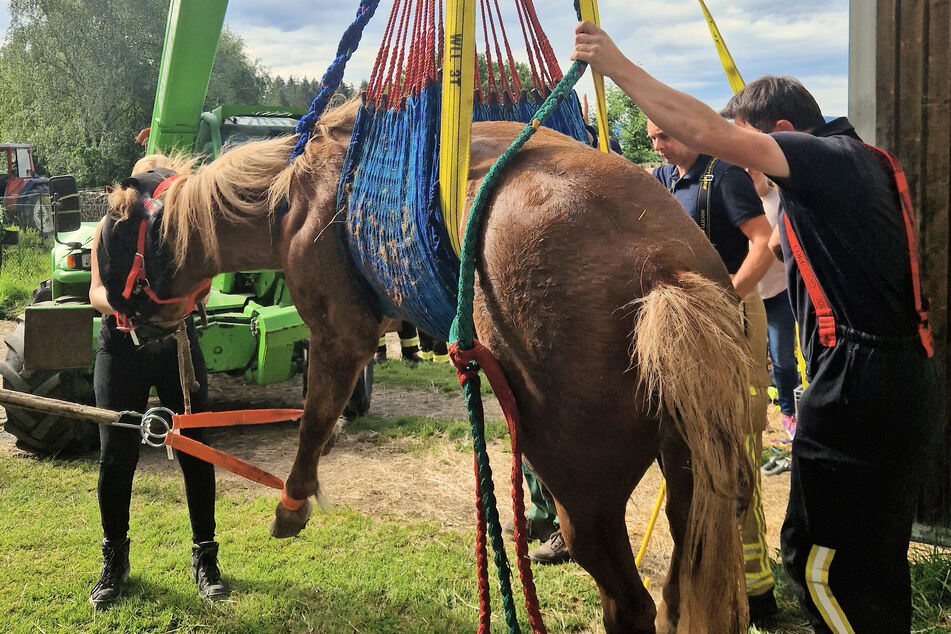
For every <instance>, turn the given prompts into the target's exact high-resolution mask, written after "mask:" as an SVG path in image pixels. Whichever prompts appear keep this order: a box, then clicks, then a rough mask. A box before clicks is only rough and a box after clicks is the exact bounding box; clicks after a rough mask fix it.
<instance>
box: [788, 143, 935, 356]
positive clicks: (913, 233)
mask: <svg viewBox="0 0 951 634" xmlns="http://www.w3.org/2000/svg"><path fill="white" fill-rule="evenodd" d="M861 145H862V147H864V148H865V149H866V150H868V151H869V152H871V153H872V154H873V155H875V156H876V157H877V158H878V159H879V160H881V161H882V163H883V165H884V166H885V167H886V168H887V171H888V172H889V173H890V174H891V176H892V180H893V182H894V183H895V190H896V192H897V193H898V201H899V203H900V204H901V212H902V219H903V220H904V224H905V237H906V239H907V240H908V260H909V264H910V267H911V286H912V294H913V296H914V302H915V313H916V314H917V317H918V337H919V338H920V339H921V346H922V347H923V348H924V349H925V353H926V354H927V355H928V356H929V357H933V356H934V338H933V336H932V334H931V324H930V323H929V321H928V310H927V309H926V307H925V304H926V300H924V299H923V298H922V296H921V271H920V266H919V265H918V242H917V235H918V229H917V227H916V226H915V214H914V211H913V209H912V206H911V195H910V194H909V191H908V179H907V178H905V170H904V169H902V166H901V163H899V162H898V159H897V158H895V157H894V156H893V155H892V154H891V153H889V152H886V151H885V150H883V149H881V148H877V147H875V146H874V145H868V144H867V143H862V144H861ZM783 219H784V220H785V222H786V235H787V236H788V238H789V247H790V249H791V250H792V253H793V257H794V258H795V259H796V264H797V265H798V266H799V272H800V273H801V274H802V279H803V282H804V283H805V285H806V291H808V293H809V299H810V300H812V305H813V307H814V308H815V310H816V317H817V318H818V320H819V341H820V342H821V343H822V345H824V346H829V347H831V346H834V345H835V317H834V316H833V314H832V309H831V308H830V306H829V302H828V300H827V299H826V296H825V293H823V292H822V288H821V287H820V286H819V280H818V279H816V274H815V272H814V271H813V270H812V267H810V266H809V261H808V260H807V259H806V254H805V252H804V251H803V250H802V245H800V244H799V240H798V239H797V237H796V232H795V231H793V228H792V224H790V222H789V217H788V216H785V215H784V216H783Z"/></svg>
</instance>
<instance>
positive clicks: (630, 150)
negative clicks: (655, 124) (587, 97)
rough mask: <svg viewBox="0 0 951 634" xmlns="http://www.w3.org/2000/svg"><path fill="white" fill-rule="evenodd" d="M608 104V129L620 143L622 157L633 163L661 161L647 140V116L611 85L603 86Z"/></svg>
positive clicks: (621, 91) (622, 92)
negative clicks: (622, 152)
mask: <svg viewBox="0 0 951 634" xmlns="http://www.w3.org/2000/svg"><path fill="white" fill-rule="evenodd" d="M605 92H606V97H607V102H608V129H609V130H611V135H612V136H614V137H615V138H616V139H617V140H618V141H619V142H620V143H621V149H622V150H623V151H624V156H625V157H627V158H628V159H630V160H631V161H633V162H635V163H654V162H659V161H660V160H661V158H660V156H659V155H658V154H657V152H655V151H654V147H653V144H652V143H651V140H650V139H649V138H647V115H645V114H644V113H643V112H641V109H640V108H638V107H637V104H635V103H634V102H633V101H631V98H630V97H628V96H627V95H625V94H624V91H623V90H621V89H620V88H618V87H617V86H614V85H612V84H610V83H609V84H607V85H606V86H605Z"/></svg>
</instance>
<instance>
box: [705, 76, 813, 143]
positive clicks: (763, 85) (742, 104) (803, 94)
mask: <svg viewBox="0 0 951 634" xmlns="http://www.w3.org/2000/svg"><path fill="white" fill-rule="evenodd" d="M720 114H721V115H723V116H724V117H726V118H727V119H742V120H743V121H745V122H747V123H749V124H750V125H751V126H753V127H754V128H756V129H757V130H762V131H763V132H770V131H772V129H773V126H775V125H776V122H777V121H779V120H780V119H786V120H787V121H789V122H790V123H791V124H792V125H793V128H795V129H796V130H802V131H806V130H813V129H815V128H818V127H820V126H822V125H823V124H824V123H825V119H823V118H822V110H820V109H819V104H817V103H816V99H815V97H813V96H812V94H811V93H810V92H809V91H808V90H806V88H805V87H804V86H803V85H802V84H801V83H799V80H798V79H795V78H794V77H788V76H787V77H777V76H775V75H764V76H763V77H760V78H759V79H757V80H756V81H753V82H750V83H749V84H747V85H746V87H745V88H743V89H742V90H741V91H740V92H738V93H736V94H735V95H733V98H732V99H730V101H729V102H728V103H727V104H726V107H725V108H723V110H721V111H720Z"/></svg>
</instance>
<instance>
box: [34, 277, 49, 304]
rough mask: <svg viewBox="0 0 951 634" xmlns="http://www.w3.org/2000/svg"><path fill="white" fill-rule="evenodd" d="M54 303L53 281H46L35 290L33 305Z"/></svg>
mask: <svg viewBox="0 0 951 634" xmlns="http://www.w3.org/2000/svg"><path fill="white" fill-rule="evenodd" d="M51 301H53V280H51V279H45V280H43V281H42V282H40V285H39V286H37V287H36V288H34V289H33V303H34V304H39V303H40V302H51Z"/></svg>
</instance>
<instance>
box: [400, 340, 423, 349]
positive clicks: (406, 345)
mask: <svg viewBox="0 0 951 634" xmlns="http://www.w3.org/2000/svg"><path fill="white" fill-rule="evenodd" d="M400 345H401V346H402V347H404V348H409V347H410V346H418V345H419V337H410V338H409V339H400Z"/></svg>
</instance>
